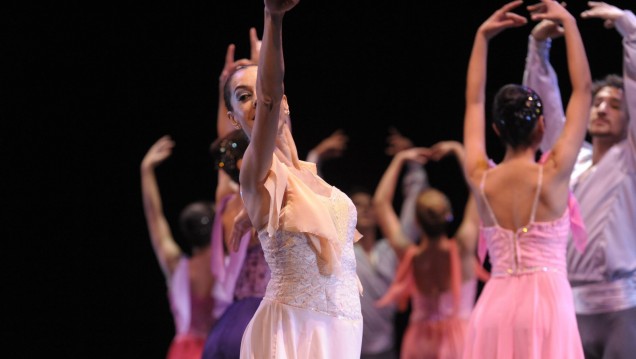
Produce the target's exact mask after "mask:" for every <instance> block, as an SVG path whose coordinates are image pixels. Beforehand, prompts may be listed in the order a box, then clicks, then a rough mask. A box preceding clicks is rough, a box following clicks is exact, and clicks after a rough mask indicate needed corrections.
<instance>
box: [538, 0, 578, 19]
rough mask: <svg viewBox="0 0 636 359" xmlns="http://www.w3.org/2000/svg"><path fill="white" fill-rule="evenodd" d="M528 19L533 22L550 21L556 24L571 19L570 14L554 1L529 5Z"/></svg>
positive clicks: (548, 0) (543, 0) (542, 0)
mask: <svg viewBox="0 0 636 359" xmlns="http://www.w3.org/2000/svg"><path fill="white" fill-rule="evenodd" d="M527 8H528V11H529V12H530V18H532V20H534V21H542V20H552V21H555V22H558V23H561V22H563V21H565V20H566V19H568V18H572V17H573V16H572V14H570V12H569V11H567V10H566V9H565V6H564V5H563V4H561V3H559V2H557V1H554V0H541V2H539V3H536V4H533V5H529V6H528V7H527Z"/></svg>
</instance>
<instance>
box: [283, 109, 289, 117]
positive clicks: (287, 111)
mask: <svg viewBox="0 0 636 359" xmlns="http://www.w3.org/2000/svg"><path fill="white" fill-rule="evenodd" d="M283 112H284V113H285V115H287V116H289V114H290V112H289V108H286V109H285V111H283Z"/></svg>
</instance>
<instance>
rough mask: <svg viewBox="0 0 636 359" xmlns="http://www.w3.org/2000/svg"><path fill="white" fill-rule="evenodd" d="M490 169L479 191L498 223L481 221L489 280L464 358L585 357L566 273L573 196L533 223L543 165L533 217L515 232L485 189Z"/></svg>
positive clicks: (473, 316) (477, 307)
mask: <svg viewBox="0 0 636 359" xmlns="http://www.w3.org/2000/svg"><path fill="white" fill-rule="evenodd" d="M487 173H488V171H486V172H485V173H484V176H483V178H482V182H481V195H482V198H483V201H484V203H485V204H486V207H487V209H488V214H489V215H490V216H491V218H492V221H493V223H494V225H492V226H489V227H484V226H483V225H482V227H481V236H482V238H483V240H484V241H485V244H486V245H487V247H488V253H489V255H490V261H491V264H492V270H491V279H490V280H489V281H488V282H487V283H486V285H485V287H484V289H483V291H482V293H481V295H480V297H479V299H478V301H477V303H476V305H475V308H474V309H473V312H472V314H471V317H470V322H469V326H468V333H467V336H466V342H465V347H464V354H463V358H464V359H469V358H489V359H495V358H505V359H510V358H532V359H551V358H555V359H557V358H558V359H568V358H581V359H582V358H583V348H582V345H581V339H580V336H579V331H578V327H577V322H576V317H575V313H574V300H573V296H572V290H571V288H570V284H569V282H568V279H567V273H566V246H567V242H568V237H569V232H570V229H571V228H570V226H571V215H572V214H573V213H574V215H575V217H576V215H577V214H578V212H577V211H575V209H576V208H575V204H576V203H575V201H574V200H573V197H571V200H570V203H569V204H570V206H568V208H566V210H565V211H564V213H563V215H561V217H559V218H557V219H555V220H552V221H546V222H537V221H535V219H534V218H535V212H536V208H537V203H538V199H539V193H540V190H541V183H542V175H543V167H542V166H541V167H540V170H539V180H538V185H537V195H536V197H535V199H534V203H533V204H532V211H531V217H530V221H529V223H528V224H527V225H526V226H525V227H522V228H519V229H518V230H516V231H512V230H510V229H506V228H503V227H501V226H499V224H498V223H497V219H496V218H495V215H494V213H493V211H492V209H491V208H490V205H489V204H488V200H487V198H486V196H485V194H484V191H483V188H484V183H485V180H486V174H487ZM575 222H576V221H575ZM577 223H578V222H577ZM481 247H482V249H483V247H484V246H483V242H482V246H481ZM480 252H482V253H480V254H481V255H482V259H483V254H484V253H483V251H480Z"/></svg>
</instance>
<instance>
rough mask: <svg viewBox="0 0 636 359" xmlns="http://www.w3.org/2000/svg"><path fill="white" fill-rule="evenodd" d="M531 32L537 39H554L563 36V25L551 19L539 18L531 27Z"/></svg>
mask: <svg viewBox="0 0 636 359" xmlns="http://www.w3.org/2000/svg"><path fill="white" fill-rule="evenodd" d="M531 34H532V37H534V38H535V40H537V41H545V40H547V39H556V38H559V37H561V36H563V26H561V25H559V24H558V23H556V22H554V21H552V20H541V21H539V23H538V24H536V25H535V26H534V28H532V32H531Z"/></svg>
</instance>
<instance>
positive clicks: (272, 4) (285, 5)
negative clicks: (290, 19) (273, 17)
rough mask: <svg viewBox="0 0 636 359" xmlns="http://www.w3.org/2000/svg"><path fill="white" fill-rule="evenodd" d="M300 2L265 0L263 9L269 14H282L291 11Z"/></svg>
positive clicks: (296, 0) (294, 0)
mask: <svg viewBox="0 0 636 359" xmlns="http://www.w3.org/2000/svg"><path fill="white" fill-rule="evenodd" d="M299 1H300V0H265V7H266V8H267V10H269V12H271V13H284V12H287V11H289V10H291V9H292V8H293V7H294V6H296V5H297V4H298V3H299Z"/></svg>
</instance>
